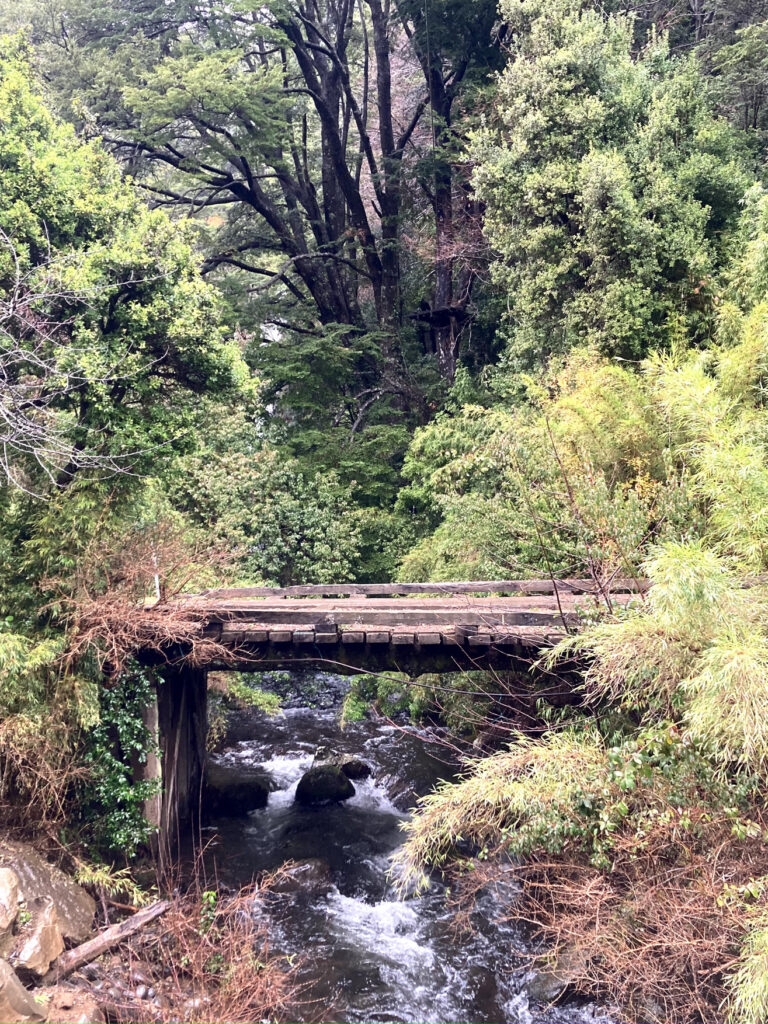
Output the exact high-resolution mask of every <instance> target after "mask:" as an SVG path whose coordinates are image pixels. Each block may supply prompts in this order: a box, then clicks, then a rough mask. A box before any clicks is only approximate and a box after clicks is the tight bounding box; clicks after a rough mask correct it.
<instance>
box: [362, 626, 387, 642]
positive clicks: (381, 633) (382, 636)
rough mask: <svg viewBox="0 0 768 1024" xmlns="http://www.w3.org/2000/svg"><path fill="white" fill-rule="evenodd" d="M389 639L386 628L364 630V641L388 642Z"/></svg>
mask: <svg viewBox="0 0 768 1024" xmlns="http://www.w3.org/2000/svg"><path fill="white" fill-rule="evenodd" d="M389 641H390V632H389V630H388V629H377V630H373V631H371V630H366V631H365V642H366V643H367V644H388V643H389Z"/></svg>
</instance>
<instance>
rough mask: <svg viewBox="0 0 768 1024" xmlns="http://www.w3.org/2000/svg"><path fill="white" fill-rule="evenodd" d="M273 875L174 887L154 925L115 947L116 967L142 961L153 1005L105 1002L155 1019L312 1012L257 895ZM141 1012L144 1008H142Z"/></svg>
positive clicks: (198, 1022) (192, 1023) (242, 1020)
mask: <svg viewBox="0 0 768 1024" xmlns="http://www.w3.org/2000/svg"><path fill="white" fill-rule="evenodd" d="M274 881H275V876H269V877H266V878H264V879H262V880H261V881H260V882H259V883H258V884H254V885H252V886H249V887H247V888H245V889H242V890H241V891H240V892H239V893H238V894H237V895H234V896H222V895H221V894H220V893H218V892H217V891H216V890H215V889H211V890H206V889H204V888H203V887H202V883H200V882H199V881H198V882H197V884H196V885H194V886H193V887H192V889H191V890H190V891H188V892H187V893H185V894H183V895H177V896H175V897H174V899H173V905H172V907H171V909H170V910H169V911H168V912H167V913H166V914H165V915H164V916H163V918H162V920H161V922H160V923H159V925H158V926H157V927H156V928H154V930H153V931H152V932H151V933H150V934H149V935H145V936H143V937H138V938H137V940H135V941H133V942H129V943H126V944H125V945H124V946H123V947H122V948H121V949H120V950H119V951H118V956H119V961H118V972H123V971H124V972H125V973H126V974H129V973H130V971H131V969H132V968H135V967H136V966H137V965H138V964H140V966H141V968H142V970H143V971H144V972H145V973H148V974H149V977H150V980H151V982H152V987H154V988H155V989H156V991H157V993H158V1003H159V1005H152V1006H151V1008H150V1005H149V1004H147V1003H138V1002H135V1001H132V1000H129V999H124V1000H122V1001H116V1002H114V1003H112V1004H111V1005H106V1004H104V1008H105V1009H106V1011H107V1013H108V1015H109V1016H110V1017H112V1019H115V1020H121V1021H133V1020H139V1019H140V1020H148V1019H149V1017H148V1016H147V1014H150V1015H151V1019H152V1021H153V1022H154V1024H171V1022H173V1024H204V1022H205V1024H208V1022H210V1024H214V1022H222V1021H226V1022H227V1024H253V1022H254V1021H289V1020H296V1019H297V1010H298V1008H299V1007H300V1006H301V1007H302V1014H301V1015H302V1018H303V1019H308V1018H311V1016H312V1014H311V1013H309V1014H307V1013H306V1012H304V1011H305V1010H307V1009H308V1007H307V1006H304V1005H303V1004H302V998H303V997H302V989H301V986H300V984H299V982H298V980H297V967H296V966H294V965H293V963H292V962H291V963H289V961H288V959H287V958H286V957H284V956H280V955H277V954H273V953H272V951H271V950H270V945H269V939H268V935H267V927H266V923H265V921H264V917H263V904H262V901H263V899H264V898H265V895H266V894H267V892H268V891H269V888H270V886H271V885H272V884H273V883H274ZM142 1014H143V1016H142Z"/></svg>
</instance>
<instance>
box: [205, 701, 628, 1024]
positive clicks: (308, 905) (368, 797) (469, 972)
mask: <svg viewBox="0 0 768 1024" xmlns="http://www.w3.org/2000/svg"><path fill="white" fill-rule="evenodd" d="M335 682H337V685H338V681H335ZM326 703H333V702H326ZM338 717H339V714H338V709H337V708H334V707H330V708H325V709H317V708H314V709H309V708H306V707H293V708H291V709H289V710H287V711H286V712H285V713H284V715H281V716H279V717H277V718H272V719H266V718H260V719H256V718H251V719H249V722H250V726H245V727H244V726H243V724H242V723H241V724H240V727H239V731H238V733H237V737H238V739H237V742H235V743H234V744H233V745H232V746H229V747H228V748H227V749H225V750H224V751H223V752H222V753H221V754H218V755H216V758H215V759H216V760H217V761H219V763H221V764H226V765H229V766H231V767H233V768H238V767H242V769H243V770H244V771H245V770H253V768H254V767H255V766H260V767H261V768H263V769H264V770H266V771H267V772H269V774H270V775H271V777H272V780H273V785H274V786H275V787H276V788H275V790H274V792H272V793H271V794H270V797H269V803H268V805H267V806H266V807H265V808H263V809H261V810H257V811H252V812H251V813H250V814H248V815H247V816H246V817H243V818H219V819H217V820H215V821H213V822H212V825H211V828H210V830H209V831H208V833H207V835H208V838H209V839H210V846H209V850H208V856H209V858H210V860H211V861H212V862H215V865H216V872H217V874H218V878H219V881H220V882H223V883H224V884H230V885H233V886H240V885H244V884H247V883H248V882H249V881H250V880H251V879H252V877H253V875H254V874H255V873H258V872H260V871H263V870H265V869H272V868H277V867H279V866H280V865H281V864H283V863H285V862H286V861H296V862H300V863H305V862H309V863H308V864H307V866H306V868H305V880H304V882H302V883H300V884H298V885H295V886H294V887H293V890H294V891H289V892H285V893H282V894H280V895H278V896H276V897H275V899H274V901H273V905H272V906H271V909H270V910H269V927H270V933H271V942H272V946H273V948H275V949H278V950H279V951H281V952H283V953H287V954H291V953H296V954H299V955H300V956H303V957H305V960H306V964H307V968H306V971H307V972H308V973H307V976H306V980H307V981H308V984H309V985H310V989H311V993H312V997H313V998H315V999H317V1000H319V1001H320V1003H321V1005H329V1004H330V1005H331V1006H332V1007H333V1014H334V1016H333V1019H334V1020H335V1021H348V1022H361V1024H363V1022H365V1024H372V1022H390V1021H391V1022H408V1024H429V1022H436V1024H468V1022H477V1024H480V1022H488V1024H589V1022H594V1024H596V1022H604V1024H610V1020H609V1018H608V1017H607V1016H606V1015H604V1014H603V1013H601V1011H599V1010H597V1009H596V1008H595V1007H593V1006H583V1005H580V1006H577V1005H565V1006H561V1007H558V1008H548V1009H547V1008H545V1007H542V1006H541V1005H537V1003H536V1002H535V999H534V998H533V996H532V992H533V991H534V985H535V981H536V977H535V975H534V974H533V973H532V972H531V971H530V969H529V961H528V960H526V958H525V956H524V954H525V952H526V947H525V943H524V940H523V937H522V935H521V933H520V931H519V929H518V927H517V926H512V925H511V924H510V923H508V922H505V921H504V920H503V919H502V917H501V915H502V912H503V900H502V899H500V898H499V895H500V894H499V892H498V891H494V892H488V893H485V894H484V895H483V896H481V898H480V900H479V902H478V903H477V905H476V907H475V909H474V911H473V914H472V922H471V923H472V928H471V929H470V931H469V932H466V931H464V932H462V933H461V935H460V937H458V938H457V935H456V930H455V928H454V924H455V920H454V914H455V912H454V911H453V910H452V909H451V908H450V906H449V903H448V901H447V899H446V892H445V890H444V888H443V886H442V885H441V884H440V883H439V882H434V883H433V884H432V885H431V887H430V889H429V890H428V892H427V893H426V894H425V895H423V896H420V897H410V898H406V899H399V898H398V896H397V894H396V892H395V891H394V888H393V884H392V878H391V873H390V866H391V863H390V862H391V857H392V854H393V852H394V851H395V850H396V849H397V848H398V847H399V846H400V845H401V843H402V841H403V833H402V830H401V825H402V823H403V822H404V821H406V820H407V818H408V814H407V812H406V811H405V810H404V809H403V807H407V806H409V805H410V804H412V803H413V799H414V795H415V794H418V793H423V792H427V791H428V790H429V789H430V788H431V787H432V786H433V785H434V784H435V783H436V782H437V781H438V780H439V779H440V778H444V777H447V776H448V775H450V771H451V769H450V767H449V765H448V764H446V757H445V753H446V751H445V748H443V747H441V746H439V745H436V744H434V743H426V742H425V740H424V737H426V736H427V735H428V734H426V733H425V734H423V736H419V735H414V734H407V733H403V732H402V731H401V730H399V729H397V728H395V727H393V726H391V725H387V724H385V723H383V722H372V721H366V722H361V723H357V724H354V725H349V726H347V728H346V729H344V730H342V729H341V728H340V726H339V723H338ZM321 746H323V747H330V748H331V749H332V750H333V751H334V752H337V753H342V754H354V755H355V756H358V757H362V758H363V759H365V760H366V761H367V762H368V763H369V764H370V766H371V767H372V769H373V773H372V775H371V777H370V778H369V779H366V780H362V781H356V782H355V783H354V785H355V789H356V793H355V796H354V797H352V798H351V799H350V800H348V801H346V802H344V803H342V804H334V805H330V806H326V807H321V808H307V807H301V806H299V805H297V804H295V803H294V793H295V790H296V785H297V783H298V781H299V779H300V778H301V776H302V774H303V773H304V772H305V771H306V770H307V769H308V768H309V767H310V766H311V764H312V760H313V756H314V754H315V751H316V750H317V749H318V748H319V747H321ZM393 800H394V802H393ZM307 878H308V879H309V882H307V881H306V879H307ZM512 887H513V883H512V882H511V881H510V883H509V889H510V891H509V892H508V893H507V896H512V895H513V888H512Z"/></svg>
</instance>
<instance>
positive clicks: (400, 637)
mask: <svg viewBox="0 0 768 1024" xmlns="http://www.w3.org/2000/svg"><path fill="white" fill-rule="evenodd" d="M413 641H414V634H413V633H399V632H398V633H396V632H394V631H393V632H392V643H393V644H399V645H400V646H404V645H406V644H410V645H411V646H413Z"/></svg>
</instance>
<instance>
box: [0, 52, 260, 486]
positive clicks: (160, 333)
mask: <svg viewBox="0 0 768 1024" xmlns="http://www.w3.org/2000/svg"><path fill="white" fill-rule="evenodd" d="M0 121H2V123H3V125H4V131H3V133H2V137H1V138H0V172H1V173H2V179H3V191H2V197H0V231H2V240H1V241H0V303H2V304H3V308H4V309H6V307H7V312H6V315H4V326H3V332H2V349H1V350H0V357H1V358H2V359H3V360H4V361H5V362H8V361H9V360H10V359H11V358H12V359H13V365H14V367H15V366H16V365H19V366H23V367H24V370H25V374H26V377H25V380H24V387H25V388H26V392H25V393H28V394H31V393H32V390H33V387H34V386H35V385H36V394H37V398H36V401H37V402H38V404H40V405H41V407H42V408H44V409H45V410H46V413H45V415H46V419H45V420H43V421H42V423H34V422H32V421H29V425H28V427H27V430H28V433H27V434H25V433H24V432H23V430H22V432H21V434H20V436H14V435H13V434H11V435H10V439H9V442H8V448H7V449H6V455H5V461H4V467H5V473H6V475H9V476H11V478H12V479H14V480H15V481H16V482H17V483H20V484H21V485H22V486H25V487H26V488H27V489H30V490H34V489H37V490H38V491H39V490H40V489H43V490H45V491H50V489H51V483H54V484H58V485H59V486H61V485H63V484H65V483H68V482H69V481H70V480H71V478H72V476H73V475H74V473H75V472H76V471H77V469H78V468H80V467H91V468H95V469H98V468H101V469H102V475H103V472H104V471H105V470H109V469H111V470H114V469H115V468H116V467H117V468H122V469H125V470H128V469H130V470H131V471H132V472H134V473H135V472H137V471H140V470H146V469H147V468H148V466H149V465H150V464H152V465H154V466H155V467H159V465H160V464H161V463H162V457H163V455H170V454H171V453H172V452H173V451H174V449H178V448H180V447H184V446H186V445H188V443H189V442H188V440H186V439H184V440H183V441H182V435H183V433H184V431H185V429H186V428H188V426H189V425H190V411H191V409H192V408H193V405H194V401H195V396H196V395H199V394H201V393H203V392H209V393H217V394H220V395H222V396H223V395H226V394H233V393H235V392H236V391H237V390H238V389H239V388H241V387H242V386H244V385H245V382H246V378H247V371H246V368H245V364H244V363H243V362H242V360H241V358H240V354H239V352H238V350H237V348H236V347H235V346H234V344H233V343H232V342H231V340H228V339H227V338H226V336H225V334H224V332H223V330H222V328H221V326H220V323H219V317H218V303H217V299H216V296H215V294H214V292H213V290H212V289H211V288H210V287H208V286H206V285H205V284H204V283H203V282H202V280H201V278H200V276H199V270H198V260H197V257H196V255H195V253H194V251H193V247H192V234H191V233H190V230H189V229H188V227H185V226H183V225H178V224H174V223H173V222H172V221H171V220H170V219H169V218H168V217H167V216H166V215H165V214H164V213H163V212H161V211H159V210H148V209H147V208H146V207H145V206H144V205H143V204H142V203H141V201H140V200H139V198H138V196H137V194H136V192H135V190H134V189H133V188H132V187H131V186H130V185H129V184H128V183H125V182H123V181H122V180H121V177H120V171H119V168H118V166H117V164H116V163H115V161H114V160H113V159H112V158H111V157H110V156H109V155H108V154H107V153H106V152H105V150H104V149H103V147H102V146H101V145H100V144H99V143H97V142H88V143H84V142H81V141H80V140H79V139H78V138H77V137H76V136H75V133H74V131H73V129H72V128H71V127H69V126H66V125H63V124H60V123H59V122H57V121H56V120H55V119H54V118H53V117H52V116H51V114H50V113H49V112H48V111H47V109H46V108H45V106H44V104H43V101H42V98H41V96H40V93H39V90H38V88H37V86H36V84H35V83H34V81H33V79H32V75H31V72H30V70H29V65H28V63H27V61H26V54H25V52H24V49H23V46H22V45H21V44H20V43H19V42H18V41H15V40H13V39H8V38H7V37H5V38H2V39H0ZM25 304H26V305H27V306H28V307H29V311H30V312H29V313H27V314H26V319H25V316H24V315H20V311H21V308H22V307H24V305H25ZM32 311H34V314H33V315H32V317H31V320H30V313H31V312H32ZM14 373H15V371H14ZM13 385H16V386H18V385H17V381H16V378H15V376H12V377H11V378H10V379H9V380H8V381H7V382H6V384H5V385H4V390H3V394H2V396H0V401H2V403H3V407H4V408H5V407H6V405H8V403H9V402H11V395H12V394H14V393H15V392H13V391H12V390H9V389H11V388H12V386H13ZM43 429H44V431H47V433H46V432H43V434H42V440H38V436H37V435H36V434H35V432H34V431H35V430H43ZM30 432H31V433H30ZM49 435H50V436H55V437H57V439H58V444H57V447H56V448H55V449H54V450H53V451H50V450H49V449H50V447H51V444H50V442H49V444H48V448H46V444H45V441H46V438H48V437H49ZM99 460H101V461H99Z"/></svg>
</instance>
